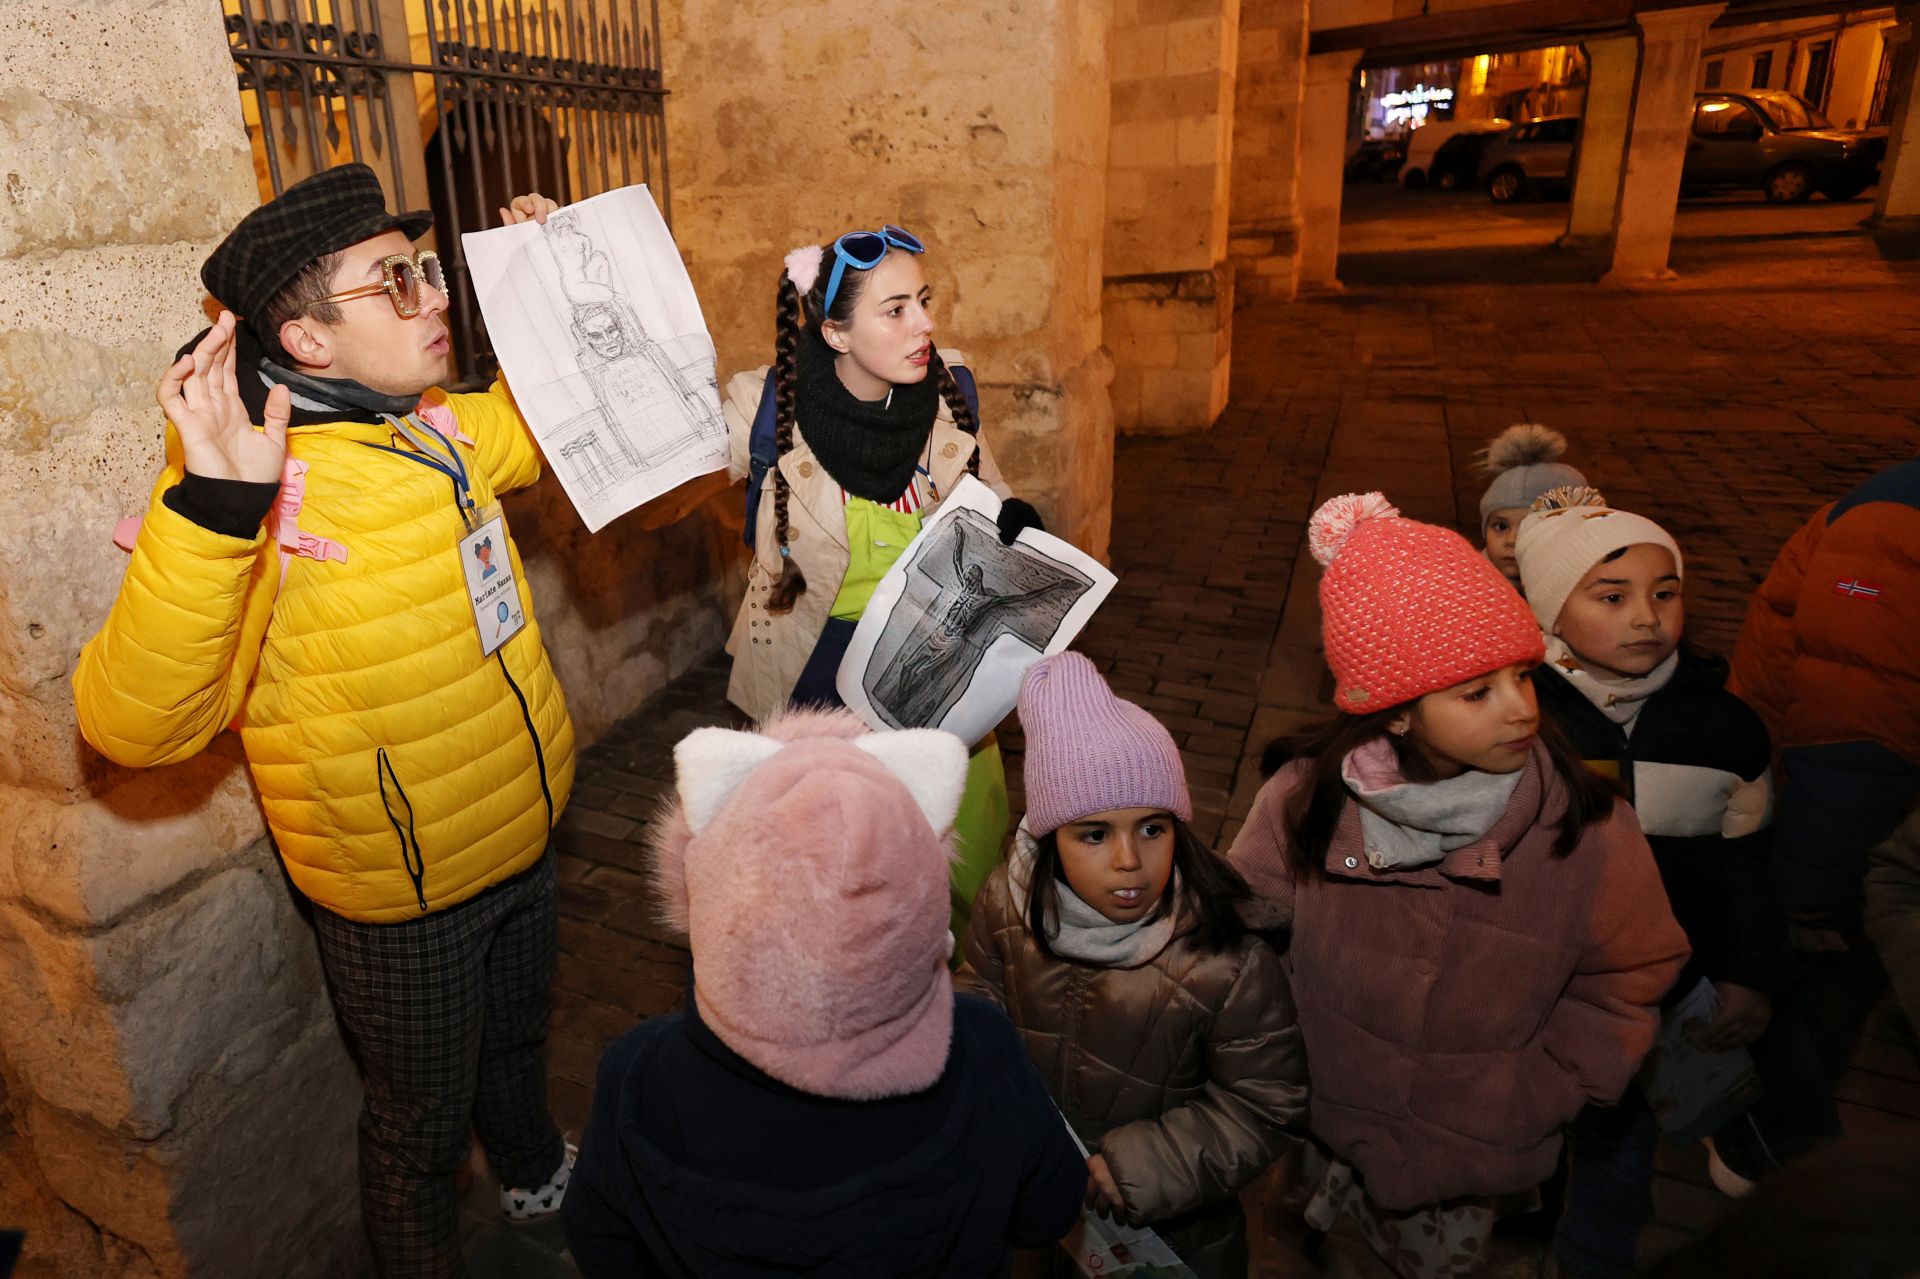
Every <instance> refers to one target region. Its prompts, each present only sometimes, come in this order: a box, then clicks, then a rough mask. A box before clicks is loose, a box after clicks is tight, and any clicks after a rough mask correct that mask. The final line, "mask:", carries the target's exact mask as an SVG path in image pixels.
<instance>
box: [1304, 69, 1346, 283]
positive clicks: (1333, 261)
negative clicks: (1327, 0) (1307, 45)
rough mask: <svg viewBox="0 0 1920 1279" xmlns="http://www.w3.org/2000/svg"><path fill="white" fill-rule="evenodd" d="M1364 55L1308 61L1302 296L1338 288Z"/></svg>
mask: <svg viewBox="0 0 1920 1279" xmlns="http://www.w3.org/2000/svg"><path fill="white" fill-rule="evenodd" d="M1359 65H1360V53H1359V51H1358V50H1353V51H1350V52H1345V53H1316V54H1312V55H1310V56H1309V57H1308V58H1307V75H1306V85H1305V90H1304V92H1303V93H1302V95H1301V103H1300V185H1299V198H1298V208H1299V221H1300V268H1299V275H1298V287H1299V291H1300V292H1302V293H1312V292H1328V291H1334V290H1338V289H1339V288H1340V275H1339V264H1340V198H1341V194H1342V192H1343V190H1344V189H1345V182H1346V174H1345V169H1346V159H1347V121H1348V119H1349V117H1350V115H1351V111H1350V104H1351V99H1352V93H1353V71H1354V68H1355V67H1357V66H1359Z"/></svg>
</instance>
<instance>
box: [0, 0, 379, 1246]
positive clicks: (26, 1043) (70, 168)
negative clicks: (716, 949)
mask: <svg viewBox="0 0 1920 1279" xmlns="http://www.w3.org/2000/svg"><path fill="white" fill-rule="evenodd" d="M7 25H8V30H7V39H6V41H5V43H4V44H3V45H0V85H4V86H5V87H4V89H0V157H4V158H3V159H0V170H3V171H4V172H0V182H4V184H5V192H6V198H5V199H4V201H0V737H4V739H5V740H6V741H7V743H8V746H9V749H8V750H7V751H6V752H5V754H4V756H0V830H4V831H5V832H6V834H5V836H4V838H5V843H4V844H0V1007H3V1008H5V1009H6V1010H7V1011H6V1014H5V1016H4V1017H0V1078H4V1081H5V1092H6V1098H7V1101H6V1113H5V1116H4V1118H3V1119H0V1220H6V1221H8V1222H10V1223H11V1222H18V1223H21V1224H23V1225H24V1226H25V1227H26V1229H27V1231H28V1238H27V1260H26V1262H25V1264H24V1266H23V1269H22V1274H23V1275H31V1276H40V1275H61V1276H69V1275H70V1276H75V1277H78V1276H97V1275H116V1276H119V1275H128V1276H138V1275H174V1274H183V1273H186V1272H187V1271H188V1270H189V1269H192V1268H195V1263H199V1265H200V1267H201V1268H204V1269H205V1270H206V1271H207V1272H208V1273H212V1272H214V1271H215V1270H216V1269H218V1270H222V1271H223V1272H224V1273H230V1274H239V1273H247V1274H266V1273H275V1274H302V1273H305V1274H316V1275H317V1274H337V1273H342V1272H346V1271H349V1270H351V1268H353V1267H354V1266H355V1265H357V1264H358V1261H359V1257H360V1254H361V1252H362V1249H363V1244H362V1242H361V1235H360V1230H359V1227H358V1224H357V1220H356V1218H357V1214H358V1206H357V1202H356V1196H355V1193H354V1176H353V1119H354V1111H355V1105H356V1095H357V1088H356V1084H355V1081H354V1077H353V1070H352V1067H351V1065H350V1064H349V1063H348V1060H347V1057H346V1054H345V1052H344V1051H343V1050H342V1048H341V1046H340V1042H339V1038H338V1035H337V1034H336V1033H335V1030H334V1026H333V1019H332V1016H331V1011H330V1009H329V1007H328V1004H327V1000H326V996H325V993H324V991H323V989H322V986H321V979H320V967H319V962H318V959H317V957H316V956H315V954H314V952H313V947H312V942H311V939H310V937H309V936H308V933H307V930H306V927H305V926H304V924H303V923H302V921H301V919H300V918H299V915H298V913H297V911H296V909H295V907H294V903H293V898H292V897H291V895H290V894H289V893H288V891H287V890H286V889H285V887H284V886H283V883H282V877H281V873H280V870H279V867H278V864H277V862H276V860H275V858H274V855H273V852H272V849H271V848H270V847H269V846H268V844H267V842H266V840H265V838H264V831H263V829H262V825H261V821H260V817H259V813H258V809H257V807H256V805H255V802H254V800H253V797H252V792H251V789H250V786H249V784H248V782H247V779H246V776H245V772H244V770H243V769H242V768H241V766H240V764H239V759H238V752H237V750H236V749H235V743H233V742H232V741H230V740H229V741H226V742H222V743H221V744H220V745H219V746H218V747H217V748H216V749H214V750H212V751H209V752H208V753H207V754H206V755H205V756H203V757H202V758H200V759H198V760H195V761H193V762H192V763H189V764H186V765H183V766H181V767H178V768H174V769H168V770H163V771H157V772H154V773H151V774H144V775H143V774H135V773H129V772H125V771H122V770H118V769H114V768H111V767H109V766H107V765H106V764H105V763H104V762H103V761H102V760H100V759H99V758H98V757H96V756H94V755H93V754H92V753H91V752H89V751H88V750H87V749H86V748H85V747H84V746H82V745H81V744H80V742H79V739H78V736H77V734H76V732H75V729H74V720H73V706H72V695H71V692H70V690H69V688H68V683H67V680H68V676H69V675H70V673H71V671H72V667H73V661H74V658H75V656H76V655H77V653H78V652H79V649H80V646H81V644H82V643H84V642H85V640H86V638H87V636H88V635H89V634H90V633H91V632H92V630H93V628H94V627H95V626H96V625H97V623H98V621H99V619H100V618H101V617H102V616H103V615H104V614H105V612H106V608H107V604H108V601H109V600H110V599H111V598H112V594H113V592H114V589H115V587H116V585H117V583H118V580H119V576H120V573H121V571H122V569H123V567H124V563H125V557H124V556H123V555H122V554H121V552H119V551H118V550H116V549H115V548H114V547H113V546H112V544H111V542H110V541H109V540H108V539H109V536H110V534H111V531H112V528H113V524H114V522H115V521H116V520H117V519H118V518H120V517H121V516H122V515H126V514H129V513H132V512H134V511H136V510H137V509H139V507H140V505H141V504H142V501H143V499H144V496H145V494H146V491H147V487H148V485H149V484H150V483H151V477H152V474H153V472H154V470H155V469H156V468H157V465H158V462H159V443H160V421H159V413H158V410H157V409H156V408H155V407H154V404H153V391H152V385H153V382H154V380H155V379H156V377H157V376H158V373H159V371H160V370H162V369H163V368H164V367H165V366H166V365H167V364H168V363H169V362H170V357H171V353H172V351H173V348H174V347H175V346H176V345H177V344H178V343H179V342H180V340H181V339H182V338H183V337H184V336H186V335H188V334H190V333H192V332H193V331H194V329H195V328H196V327H198V326H199V325H200V324H202V323H204V320H203V319H202V317H201V315H200V311H199V305H198V302H199V291H198V288H197V285H196V282H195V273H196V270H197V267H198V264H199V261H200V259H201V258H202V257H203V256H205V254H206V252H207V250H208V249H209V248H211V247H212V245H213V243H214V242H215V241H216V240H218V239H219V237H220V235H221V234H222V233H223V231H224V230H225V228H226V227H227V226H228V225H230V224H231V223H232V222H233V221H234V220H235V219H237V218H239V217H240V216H241V215H242V214H244V213H245V212H246V211H247V210H248V209H249V208H250V207H252V205H253V203H254V194H253V186H252V181H251V173H250V166H249V165H248V162H247V151H246V139H245V137H244V136H243V134H242V132H241V129H240V123H239V109H238V102H237V99H236V97H235V94H234V89H233V75H232V71H231V69H230V65H231V64H229V63H227V61H226V59H225V58H224V57H223V56H222V53H221V50H222V49H223V48H224V46H225V37H224V35H223V34H222V32H221V27H220V16H219V10H218V6H213V5H206V4H198V3H173V4H153V3H146V2H142V0H91V2H88V3H79V4H76V3H73V2H72V0H69V2H68V3H59V4H56V3H45V2H43V0H17V3H14V4H12V5H10V6H9V9H8V24H7ZM182 175H191V180H190V181H183V180H182ZM216 1259H217V1261H218V1264H217V1265H216V1264H215V1261H216Z"/></svg>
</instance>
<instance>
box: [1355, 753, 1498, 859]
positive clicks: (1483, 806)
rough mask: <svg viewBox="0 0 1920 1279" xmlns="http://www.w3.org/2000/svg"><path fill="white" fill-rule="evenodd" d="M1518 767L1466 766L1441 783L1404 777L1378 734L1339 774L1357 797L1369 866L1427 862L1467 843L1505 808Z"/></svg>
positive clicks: (1496, 819)
mask: <svg viewBox="0 0 1920 1279" xmlns="http://www.w3.org/2000/svg"><path fill="white" fill-rule="evenodd" d="M1524 771H1526V770H1524V769H1516V770H1514V771H1513V772H1511V773H1485V772H1481V771H1480V770H1479V769H1477V768H1470V769H1468V770H1467V771H1466V772H1464V773H1462V774H1460V776H1458V777H1452V778H1448V779H1447V780H1446V781H1444V782H1409V781H1404V780H1402V779H1401V776H1400V765H1399V760H1398V758H1397V757H1396V756H1395V755H1394V751H1393V743H1392V742H1390V741H1388V740H1387V739H1386V738H1384V737H1382V738H1377V739H1376V740H1374V741H1371V742H1368V743H1367V744H1366V745H1364V746H1361V747H1359V748H1358V749H1356V750H1355V751H1354V752H1353V753H1352V754H1350V755H1348V756H1347V758H1346V759H1345V760H1344V761H1343V762H1342V763H1341V765H1340V776H1341V779H1342V780H1344V781H1345V782H1346V784H1347V789H1348V790H1349V791H1350V792H1352V794H1353V796H1354V798H1355V799H1357V800H1359V801H1360V833H1361V836H1362V837H1363V838H1364V840H1365V841H1366V850H1367V862H1368V864H1369V865H1371V866H1372V867H1373V868H1374V869H1375V870H1406V869H1410V868H1412V867H1416V866H1428V865H1431V864H1433V863H1434V862H1437V861H1439V860H1440V859H1441V858H1443V857H1445V856H1446V855H1447V854H1448V853H1450V852H1452V851H1453V850H1454V849H1456V848H1465V847H1466V846H1467V845H1468V844H1471V843H1473V841H1475V840H1476V839H1479V838H1480V837H1481V836H1483V835H1485V834H1486V833H1487V832H1488V831H1490V830H1492V829H1493V824H1494V823H1495V822H1497V821H1499V820H1500V818H1501V816H1502V815H1504V814H1505V813H1506V811H1507V804H1508V803H1509V802H1510V801H1511V800H1512V799H1513V791H1514V788H1515V787H1517V786H1518V785H1519V784H1520V775H1521V773H1523V772H1524Z"/></svg>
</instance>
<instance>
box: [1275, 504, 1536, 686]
mask: <svg viewBox="0 0 1920 1279" xmlns="http://www.w3.org/2000/svg"><path fill="white" fill-rule="evenodd" d="M1307 545H1308V547H1309V549H1311V550H1312V552H1313V557H1314V558H1315V559H1317V560H1319V561H1320V563H1321V564H1323V565H1325V566H1326V572H1325V573H1323V574H1322V575H1321V578H1320V635H1321V639H1322V641H1323V643H1324V644H1325V646H1326V650H1327V665H1328V666H1329V667H1331V668H1332V669H1333V678H1334V682H1335V686H1336V687H1335V691H1334V701H1335V703H1336V704H1337V705H1338V706H1339V708H1340V709H1341V710H1343V711H1346V712H1347V713H1349V714H1353V715H1367V714H1371V713H1372V712H1374V711H1381V710H1386V709H1387V708H1388V707H1391V706H1398V705H1400V704H1401V703H1403V702H1410V701H1412V700H1413V699H1414V698H1416V697H1423V696H1425V695H1426V694H1428V693H1432V692H1437V691H1438V690H1440V689H1443V688H1450V687H1452V686H1453V685H1455V684H1458V683H1460V682H1461V681H1463V680H1469V679H1473V678H1474V677H1475V676H1478V675H1485V674H1486V673H1487V672H1489V671H1497V670H1499V669H1500V668H1501V667H1503V666H1510V665H1512V664H1513V663H1515V662H1538V661H1540V660H1541V659H1542V658H1543V657H1544V656H1545V655H1546V649H1545V646H1544V644H1543V643H1542V642H1541V638H1540V627H1539V625H1538V624H1537V623H1536V622H1535V621H1534V618H1533V613H1532V612H1531V610H1529V609H1528V608H1527V605H1526V603H1525V602H1524V601H1523V600H1521V598H1520V596H1519V594H1518V593H1517V592H1515V590H1514V589H1513V587H1512V585H1511V584H1509V583H1508V581H1507V579H1506V578H1505V577H1504V576H1502V575H1501V573H1500V570H1499V569H1497V568H1495V567H1494V566H1493V564H1492V563H1491V562H1490V561H1489V560H1488V559H1487V558H1486V557H1485V556H1484V555H1482V554H1480V553H1479V552H1478V551H1476V550H1474V548H1473V547H1472V546H1471V545H1470V544H1469V543H1468V542H1467V540H1466V539H1465V538H1463V537H1461V536H1460V535H1459V534H1458V533H1455V532H1453V531H1452V530H1451V529H1444V528H1439V527H1437V526H1435V525H1432V524H1422V523H1420V522H1419V521H1418V520H1409V519H1404V518H1402V517H1401V515H1400V512H1399V510H1397V509H1396V508H1395V507H1394V506H1393V505H1392V504H1391V503H1389V502H1388V501H1387V499H1386V498H1385V497H1383V496H1382V495H1381V494H1379V493H1364V494H1362V493H1349V494H1347V495H1346V496H1344V497H1336V498H1334V499H1332V500H1331V501H1329V502H1326V503H1324V504H1323V505H1322V506H1321V507H1320V509H1319V510H1317V511H1315V512H1314V513H1313V519H1312V520H1311V521H1309V522H1308V525H1307Z"/></svg>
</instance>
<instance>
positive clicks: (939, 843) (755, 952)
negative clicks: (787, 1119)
mask: <svg viewBox="0 0 1920 1279" xmlns="http://www.w3.org/2000/svg"><path fill="white" fill-rule="evenodd" d="M674 769H675V774H676V781H675V784H676V788H677V790H678V802H677V803H675V804H673V805H672V806H671V807H669V809H668V810H667V811H666V812H665V813H664V814H663V815H662V818H661V820H660V822H659V823H658V824H657V826H656V828H655V830H654V833H653V854H654V863H653V872H654V878H655V883H656V886H657V887H658V889H659V891H660V894H661V898H662V900H663V902H664V905H665V914H666V917H667V920H668V922H669V923H670V924H672V925H674V926H675V927H677V928H680V929H682V930H684V931H685V932H686V934H687V938H688V941H689V943H690V945H691V947H692V950H693V972H694V998H695V1001H696V1004H697V1006H698V1009H699V1013H700V1016H701V1018H702V1019H703V1020H704V1021H705V1022H706V1023H707V1025H708V1026H710V1027H711V1028H712V1029H713V1032H714V1033H715V1034H716V1035H718V1036H719V1037H720V1039H721V1041H722V1042H724V1043H725V1044H726V1045H727V1046H728V1047H729V1048H731V1049H733V1050H734V1051H735V1052H737V1053H739V1054H740V1055H741V1056H742V1057H744V1058H745V1059H746V1060H747V1061H749V1062H750V1063H752V1064H753V1065H754V1066H756V1067H758V1068H759V1069H760V1070H762V1071H764V1072H766V1073H767V1074H768V1075H771V1076H772V1077H773V1078H775V1079H778V1080H780V1081H781V1082H782V1083H785V1084H788V1085H791V1086H792V1087H794V1088H798V1089H800V1090H801V1091H803V1092H808V1093H812V1094H814V1095H816V1096H822V1097H840V1098H845V1099H849V1100H855V1101H867V1100H872V1099H874V1098H878V1097H896V1096H902V1095H904V1094H907V1093H913V1092H918V1091H920V1090H921V1089H924V1088H927V1087H929V1086H931V1085H932V1084H933V1083H934V1082H935V1081H936V1080H937V1079H939V1077H940V1075H941V1072H942V1071H944V1070H945V1069H946V1062H947V1049H948V1044H949V1041H950V1039H951V1038H952V1033H953V982H952V980H951V979H950V978H949V976H948V973H947V959H948V957H949V956H950V955H951V954H952V949H953V942H952V938H951V936H950V935H949V933H948V931H947V929H948V924H949V903H948V893H949V890H948V886H947V881H948V875H949V864H950V860H951V856H952V852H951V842H950V839H949V833H950V831H951V829H952V826H953V819H954V814H955V813H956V812H957V811H958V809H959V806H960V793H961V790H962V789H963V788H964V787H965V785H966V774H967V748H966V746H965V744H964V743H962V742H961V741H960V739H959V738H957V737H954V736H953V735H952V734H950V733H942V732H937V731H935V730H932V729H911V730H907V731H905V732H898V733H874V732H869V731H868V730H867V728H866V726H865V725H863V724H862V723H861V722H860V721H859V720H858V719H856V718H855V717H854V716H853V715H852V714H850V713H849V712H846V711H831V712H803V713H797V714H792V715H787V716H784V717H781V718H779V719H776V720H774V721H771V722H769V723H768V724H767V725H766V726H765V727H764V728H763V730H762V731H760V732H757V733H751V732H736V731H734V730H731V729H724V728H702V729H698V730H696V731H695V732H693V733H691V734H689V735H688V736H687V737H686V738H685V739H684V740H683V741H681V743H680V744H679V745H678V746H676V747H675V748H674Z"/></svg>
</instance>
